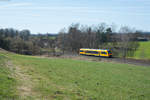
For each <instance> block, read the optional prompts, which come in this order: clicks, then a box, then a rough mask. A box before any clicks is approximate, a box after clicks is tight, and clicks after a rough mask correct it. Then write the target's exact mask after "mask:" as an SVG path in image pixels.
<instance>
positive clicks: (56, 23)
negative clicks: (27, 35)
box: [0, 0, 150, 33]
mask: <svg viewBox="0 0 150 100" xmlns="http://www.w3.org/2000/svg"><path fill="white" fill-rule="evenodd" d="M102 22H105V23H107V24H109V25H111V24H112V23H115V24H116V25H117V26H118V27H120V26H124V25H127V26H130V27H134V28H136V29H139V30H144V31H150V0H6V1H5V0H0V28H15V29H19V30H22V29H29V30H30V31H31V32H32V33H47V32H49V33H57V32H59V31H60V29H62V28H64V27H68V26H69V25H71V24H72V23H81V24H86V25H93V24H94V25H96V24H99V23H102Z"/></svg>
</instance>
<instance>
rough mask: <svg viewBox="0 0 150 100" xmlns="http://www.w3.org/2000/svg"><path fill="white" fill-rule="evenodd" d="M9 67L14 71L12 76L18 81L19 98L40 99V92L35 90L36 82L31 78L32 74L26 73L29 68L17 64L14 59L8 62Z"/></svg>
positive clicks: (26, 99)
mask: <svg viewBox="0 0 150 100" xmlns="http://www.w3.org/2000/svg"><path fill="white" fill-rule="evenodd" d="M7 67H9V68H10V69H11V71H13V72H14V73H13V75H12V76H13V77H14V78H16V79H17V81H18V87H17V90H18V95H19V100H29V99H32V100H40V99H38V98H37V97H38V96H39V94H38V93H36V92H35V91H34V90H33V86H34V85H35V83H34V80H32V79H31V76H30V75H28V74H27V73H26V71H27V70H25V69H23V68H21V67H19V66H15V65H14V64H13V63H12V61H8V62H7Z"/></svg>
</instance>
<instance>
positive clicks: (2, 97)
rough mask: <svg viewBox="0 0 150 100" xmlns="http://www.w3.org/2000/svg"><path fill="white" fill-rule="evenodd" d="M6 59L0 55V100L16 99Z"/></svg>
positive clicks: (13, 81) (14, 84)
mask: <svg viewBox="0 0 150 100" xmlns="http://www.w3.org/2000/svg"><path fill="white" fill-rule="evenodd" d="M7 62H8V58H7V57H6V56H4V55H2V54H0V100H12V99H14V100H15V99H17V97H18V96H17V92H16V85H17V82H16V80H15V78H13V76H12V74H13V72H11V70H10V69H9V68H8V67H9V64H8V63H7Z"/></svg>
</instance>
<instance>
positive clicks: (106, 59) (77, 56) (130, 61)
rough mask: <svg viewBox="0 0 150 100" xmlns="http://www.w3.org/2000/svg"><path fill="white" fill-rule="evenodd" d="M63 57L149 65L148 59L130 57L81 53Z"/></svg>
mask: <svg viewBox="0 0 150 100" xmlns="http://www.w3.org/2000/svg"><path fill="white" fill-rule="evenodd" d="M63 57H65V58H66V57H67V58H72V59H80V60H91V61H104V62H117V63H125V64H132V65H139V66H147V67H150V60H137V59H131V58H126V59H123V58H117V57H113V58H105V57H95V56H83V55H76V54H74V55H70V54H69V55H63Z"/></svg>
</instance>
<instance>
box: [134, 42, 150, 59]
mask: <svg viewBox="0 0 150 100" xmlns="http://www.w3.org/2000/svg"><path fill="white" fill-rule="evenodd" d="M134 58H136V59H150V41H149V42H140V46H139V48H138V50H137V51H136V52H135V55H134Z"/></svg>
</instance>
